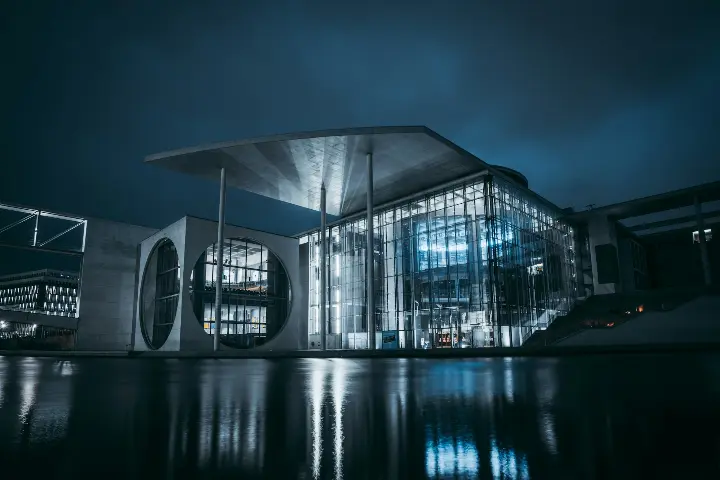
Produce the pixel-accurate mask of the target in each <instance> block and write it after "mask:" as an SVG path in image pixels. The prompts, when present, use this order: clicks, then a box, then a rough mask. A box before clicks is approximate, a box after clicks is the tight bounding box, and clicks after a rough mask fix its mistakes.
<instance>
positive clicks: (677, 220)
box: [627, 211, 720, 232]
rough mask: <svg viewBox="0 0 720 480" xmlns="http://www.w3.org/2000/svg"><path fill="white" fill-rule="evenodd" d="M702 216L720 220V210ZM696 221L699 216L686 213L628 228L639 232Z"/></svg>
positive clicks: (706, 218) (704, 218) (705, 218)
mask: <svg viewBox="0 0 720 480" xmlns="http://www.w3.org/2000/svg"><path fill="white" fill-rule="evenodd" d="M702 217H703V220H710V221H720V212H719V211H714V212H704V213H703V214H702ZM696 221H697V216H695V215H685V216H682V217H676V218H670V219H668V220H659V221H657V222H648V223H641V224H640V225H632V226H630V227H627V228H628V230H631V231H633V232H638V231H641V230H650V229H652V228H662V227H669V226H672V225H679V224H681V223H689V222H696Z"/></svg>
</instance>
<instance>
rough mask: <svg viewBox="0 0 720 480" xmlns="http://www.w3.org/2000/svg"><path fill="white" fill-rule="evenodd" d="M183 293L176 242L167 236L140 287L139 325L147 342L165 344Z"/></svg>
mask: <svg viewBox="0 0 720 480" xmlns="http://www.w3.org/2000/svg"><path fill="white" fill-rule="evenodd" d="M179 297H180V264H179V260H178V254H177V251H176V249H175V245H174V244H173V242H172V241H170V240H169V239H167V238H165V239H162V240H160V241H159V242H158V243H157V244H156V245H155V247H154V248H153V251H152V253H151V254H150V257H148V261H147V263H146V264H145V271H144V272H143V281H142V288H141V290H140V328H141V330H142V335H143V338H144V339H145V343H147V346H148V347H150V348H152V349H153V350H155V349H158V348H160V347H162V346H163V345H164V344H165V342H166V341H167V339H168V337H169V336H170V331H171V330H172V328H173V325H174V324H175V316H176V314H177V306H178V299H179Z"/></svg>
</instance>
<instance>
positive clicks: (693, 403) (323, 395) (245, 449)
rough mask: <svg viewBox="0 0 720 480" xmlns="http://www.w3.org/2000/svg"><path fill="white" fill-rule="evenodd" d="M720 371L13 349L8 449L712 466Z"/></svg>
mask: <svg viewBox="0 0 720 480" xmlns="http://www.w3.org/2000/svg"><path fill="white" fill-rule="evenodd" d="M719 372H720V356H718V355H711V354H708V355H705V356H697V355H695V356H692V355H686V356H678V355H676V356H649V355H648V356H615V357H612V356H609V357H570V358H567V359H562V360H557V359H475V360H420V359H416V360H408V359H395V360H351V359H333V360H324V359H309V360H282V361H277V360H276V361H266V360H207V361H205V360H203V361H197V360H167V361H165V360H126V359H117V360H114V359H78V360H62V361H58V360H53V359H34V358H26V359H23V358H2V357H0V462H2V464H3V465H4V466H5V467H6V468H15V467H17V468H22V469H23V470H24V471H25V472H26V476H28V477H33V476H36V477H39V476H42V477H43V478H67V477H70V476H79V475H85V476H88V475H93V474H95V475H97V474H99V473H100V472H105V471H112V472H115V474H116V475H118V476H123V477H143V478H189V477H195V478H203V477H208V478H211V477H214V476H225V475H228V476H230V475H232V476H236V477H238V476H239V477H240V478H304V479H310V478H337V479H341V478H342V479H352V478H412V479H415V478H505V479H508V478H509V479H529V478H617V477H619V476H620V477H623V476H635V477H639V476H652V475H655V474H657V473H662V474H666V475H676V476H678V477H680V476H685V477H689V476H691V475H692V474H696V475H704V476H705V477H708V476H710V474H712V475H715V473H716V472H718V473H720V463H719V462H718V461H717V458H720V455H718V454H719V453H720V441H719V440H720V436H719V435H718V432H720V413H719V412H718V410H717V405H718V404H720V388H719V386H720V373H719ZM638 412H642V415H639V414H638ZM686 445H688V446H689V445H692V447H691V448H690V447H685V446H686ZM669 446H672V447H669ZM683 448H685V449H686V450H683ZM663 452H666V453H663ZM683 452H685V453H683ZM666 459H667V462H668V464H667V465H661V464H662V462H663V461H664V460H666Z"/></svg>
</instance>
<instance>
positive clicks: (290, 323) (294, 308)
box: [134, 217, 307, 351]
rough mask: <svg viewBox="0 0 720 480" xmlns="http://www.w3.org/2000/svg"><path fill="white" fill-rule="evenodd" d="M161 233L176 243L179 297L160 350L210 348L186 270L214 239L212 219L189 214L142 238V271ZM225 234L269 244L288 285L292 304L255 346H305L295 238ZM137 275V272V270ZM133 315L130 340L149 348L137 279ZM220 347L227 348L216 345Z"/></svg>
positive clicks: (236, 230)
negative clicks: (279, 322)
mask: <svg viewBox="0 0 720 480" xmlns="http://www.w3.org/2000/svg"><path fill="white" fill-rule="evenodd" d="M162 238H169V239H170V240H172V241H173V243H174V244H175V247H176V248H177V251H178V255H179V257H180V299H179V301H178V313H177V315H176V318H175V324H174V325H173V329H172V331H171V333H170V337H169V338H168V340H167V342H165V344H164V345H163V346H162V347H161V348H160V350H166V351H167V350H183V351H212V349H213V338H212V337H211V336H210V335H208V334H207V333H206V332H205V330H204V329H203V326H202V324H201V322H200V321H199V320H198V319H197V318H196V316H195V313H194V312H193V309H192V302H191V301H190V290H189V287H190V274H191V273H192V270H193V268H194V266H195V263H196V262H197V260H198V259H199V258H200V255H201V254H202V252H203V251H204V250H205V249H207V247H208V246H210V245H211V244H213V243H215V242H216V241H217V222H213V221H209V220H203V219H199V218H194V217H185V218H183V219H182V220H179V221H178V222H175V223H174V224H172V225H170V226H168V227H166V228H164V229H162V230H160V231H159V232H157V233H156V234H155V235H153V236H151V237H149V238H147V239H146V240H145V241H144V242H142V245H141V246H140V265H141V272H143V271H144V270H145V265H146V264H147V260H148V258H149V256H150V254H151V252H152V249H153V248H154V246H155V245H156V244H157V242H158V241H160V240H161V239H162ZM225 238H248V239H252V240H255V241H257V242H259V243H262V244H263V245H265V246H266V247H268V248H269V249H270V250H271V251H272V252H273V253H274V254H275V255H276V256H277V257H278V258H279V259H280V261H281V262H282V264H283V266H284V267H285V269H286V271H287V274H288V280H289V282H290V288H291V292H292V293H291V298H292V303H291V306H290V311H289V314H288V319H287V321H286V322H285V325H284V326H283V328H282V329H281V330H280V332H279V333H278V334H277V335H276V336H275V337H274V338H273V339H272V340H270V341H268V342H267V343H266V344H264V345H262V346H259V347H256V348H257V349H258V350H297V349H299V348H305V345H306V344H307V335H304V336H303V334H302V332H306V331H307V326H306V325H305V329H304V330H303V325H302V321H303V318H305V321H307V294H306V292H304V291H303V289H302V287H301V286H302V284H303V283H302V280H305V283H307V279H302V278H301V275H300V260H299V248H298V247H299V246H298V240H297V239H295V238H289V237H283V236H279V235H273V234H271V233H266V232H259V231H256V230H249V229H246V228H242V227H236V226H232V225H226V226H225ZM141 275H142V273H141ZM137 296H138V299H139V301H138V302H137V314H136V319H135V345H134V348H135V349H136V350H148V348H149V347H148V346H147V343H146V342H145V340H144V338H143V336H142V325H141V322H140V305H141V303H142V298H141V297H142V292H141V288H140V284H138V287H137ZM221 348H222V349H223V350H226V349H228V348H227V347H225V346H221Z"/></svg>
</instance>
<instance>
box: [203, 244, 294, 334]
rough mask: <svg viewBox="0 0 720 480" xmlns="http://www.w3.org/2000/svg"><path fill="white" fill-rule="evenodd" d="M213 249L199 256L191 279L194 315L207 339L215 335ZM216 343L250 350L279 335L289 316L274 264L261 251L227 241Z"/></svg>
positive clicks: (285, 286) (280, 272)
mask: <svg viewBox="0 0 720 480" xmlns="http://www.w3.org/2000/svg"><path fill="white" fill-rule="evenodd" d="M216 256H217V244H212V245H210V246H209V247H208V248H207V249H206V250H205V252H203V254H202V255H201V256H200V258H199V259H198V261H197V262H196V264H195V268H194V269H193V272H192V274H191V281H190V284H191V288H190V296H191V298H192V302H193V311H194V312H195V315H196V317H197V319H198V321H199V322H201V324H202V326H203V329H204V330H205V332H206V333H208V334H211V335H212V334H214V333H215V280H216V278H217V277H216V276H217V270H218V268H217V258H216ZM223 264H224V267H223V270H222V271H223V285H222V286H223V293H222V298H223V300H222V308H221V312H222V313H221V320H222V326H221V330H220V338H221V340H222V342H223V343H225V344H226V345H229V346H232V347H236V348H249V347H254V346H257V345H261V344H263V343H265V342H266V341H267V340H269V339H270V338H272V337H273V336H274V335H275V334H276V333H277V332H279V331H280V329H281V328H282V326H283V324H284V323H285V319H286V317H287V314H288V310H289V302H290V287H289V283H288V278H287V273H286V271H285V268H284V267H283V266H282V264H281V263H280V261H279V260H278V258H277V257H276V256H275V255H274V254H273V253H272V252H271V251H270V250H269V249H268V248H267V247H265V246H264V245H261V244H259V243H257V242H254V241H252V240H247V239H226V240H225V241H224V251H223Z"/></svg>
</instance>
